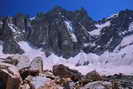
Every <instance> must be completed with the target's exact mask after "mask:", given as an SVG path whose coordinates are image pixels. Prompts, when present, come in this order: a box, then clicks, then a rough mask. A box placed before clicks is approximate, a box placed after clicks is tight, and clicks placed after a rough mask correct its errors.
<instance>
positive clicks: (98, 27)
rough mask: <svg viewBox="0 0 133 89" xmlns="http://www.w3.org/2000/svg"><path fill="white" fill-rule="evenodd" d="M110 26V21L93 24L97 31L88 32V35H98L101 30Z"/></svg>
mask: <svg viewBox="0 0 133 89" xmlns="http://www.w3.org/2000/svg"><path fill="white" fill-rule="evenodd" d="M110 25H111V23H110V21H107V22H105V23H103V24H95V26H96V27H97V29H95V30H93V31H91V32H89V34H90V35H100V32H101V30H102V29H103V28H104V27H109V26H110Z"/></svg>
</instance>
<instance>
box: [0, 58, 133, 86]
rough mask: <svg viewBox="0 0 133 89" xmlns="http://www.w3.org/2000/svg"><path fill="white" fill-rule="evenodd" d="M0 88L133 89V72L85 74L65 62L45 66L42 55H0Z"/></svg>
mask: <svg viewBox="0 0 133 89" xmlns="http://www.w3.org/2000/svg"><path fill="white" fill-rule="evenodd" d="M0 89H133V76H127V75H123V74H115V75H113V76H104V75H100V74H98V73H97V72H96V71H92V72H89V73H87V74H86V75H82V74H81V73H80V72H78V71H77V70H73V69H70V68H68V67H67V66H64V65H63V64H59V65H54V66H53V69H52V71H50V70H44V69H43V61H42V58H41V57H36V58H35V59H34V60H32V62H30V60H29V59H28V58H27V57H26V56H22V55H15V56H10V57H7V58H1V59H0Z"/></svg>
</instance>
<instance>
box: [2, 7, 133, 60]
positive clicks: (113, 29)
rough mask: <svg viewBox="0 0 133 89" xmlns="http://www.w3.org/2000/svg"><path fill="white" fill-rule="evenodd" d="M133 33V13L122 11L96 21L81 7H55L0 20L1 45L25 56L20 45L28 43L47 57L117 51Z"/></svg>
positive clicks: (11, 52) (10, 52)
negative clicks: (66, 8)
mask: <svg viewBox="0 0 133 89" xmlns="http://www.w3.org/2000/svg"><path fill="white" fill-rule="evenodd" d="M132 34H133V11H132V10H124V11H120V12H119V13H118V14H115V15H113V16H111V17H108V18H104V19H102V20H100V21H95V20H93V19H92V18H91V17H89V16H88V14H87V12H86V11H85V10H84V9H83V8H81V9H80V10H76V11H67V10H65V9H63V8H61V7H55V8H54V9H52V10H51V11H49V12H47V13H38V14H37V16H35V17H32V18H31V17H30V16H27V15H24V14H17V15H16V16H5V17H2V16H1V17H0V44H1V45H2V46H3V49H2V51H3V53H5V54H16V53H18V54H23V53H24V50H23V49H21V47H20V45H19V44H18V43H19V42H20V41H26V42H28V43H29V45H30V46H31V47H33V48H35V49H39V48H40V49H41V50H42V51H44V52H45V53H46V54H47V56H49V55H50V54H51V53H54V54H56V55H58V56H63V57H64V58H70V57H74V56H75V55H77V54H78V53H79V52H80V51H84V52H85V53H95V54H97V55H101V54H103V53H104V52H105V51H109V52H113V51H114V49H115V48H116V47H117V46H118V45H119V44H120V43H121V41H122V39H123V38H124V37H126V36H129V35H132Z"/></svg>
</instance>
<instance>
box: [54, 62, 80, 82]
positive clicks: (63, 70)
mask: <svg viewBox="0 0 133 89" xmlns="http://www.w3.org/2000/svg"><path fill="white" fill-rule="evenodd" d="M53 74H54V75H55V76H59V77H61V78H71V79H72V80H73V81H77V80H80V79H81V77H82V75H81V73H80V72H78V71H77V70H72V69H70V68H68V67H67V66H64V65H63V64H59V65H54V66H53Z"/></svg>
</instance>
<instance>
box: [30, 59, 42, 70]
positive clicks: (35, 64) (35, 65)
mask: <svg viewBox="0 0 133 89" xmlns="http://www.w3.org/2000/svg"><path fill="white" fill-rule="evenodd" d="M30 70H32V71H39V72H42V71H43V60H42V58H41V57H36V58H34V59H33V61H32V62H31V64H30Z"/></svg>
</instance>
